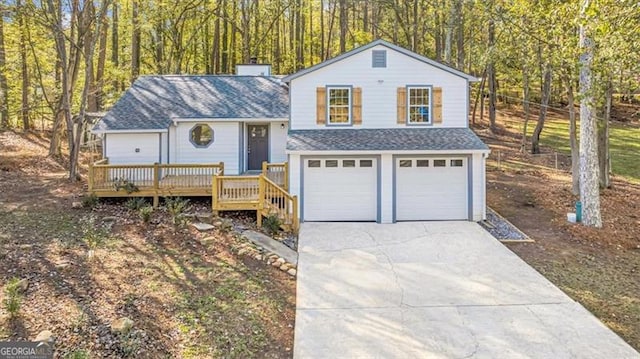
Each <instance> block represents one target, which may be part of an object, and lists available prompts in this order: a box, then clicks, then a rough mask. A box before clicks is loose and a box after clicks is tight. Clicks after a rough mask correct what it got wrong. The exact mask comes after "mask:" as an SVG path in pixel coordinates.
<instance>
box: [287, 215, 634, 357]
mask: <svg viewBox="0 0 640 359" xmlns="http://www.w3.org/2000/svg"><path fill="white" fill-rule="evenodd" d="M294 357H295V358H471V357H474V358H554V359H555V358H598V359H600V358H640V355H639V354H638V352H636V351H635V350H633V348H631V347H630V346H629V345H628V344H626V343H625V342H624V341H623V340H622V339H620V338H619V337H618V336H617V335H616V334H615V333H613V332H612V331H610V330H609V329H608V328H607V327H605V326H604V325H603V324H602V323H601V322H600V321H598V320H597V319H596V318H595V317H594V316H593V315H592V314H591V313H589V312H588V311H587V310H586V309H584V308H583V307H582V306H581V305H579V304H577V303H576V302H574V301H573V300H571V299H570V298H569V297H568V296H566V295H565V294H564V293H563V292H562V291H560V289H558V288H557V287H555V286H554V285H553V284H551V283H550V282H549V281H547V280H546V279H545V278H544V277H543V276H542V275H540V274H539V273H538V272H536V271H535V270H534V269H532V268H531V267H529V266H528V265H527V264H526V263H525V262H523V261H522V260H521V259H520V258H518V257H517V256H516V255H515V254H513V253H512V252H511V251H509V250H508V249H507V248H506V247H504V246H503V245H502V244H500V243H499V242H498V241H496V240H495V239H493V237H491V236H490V235H489V234H488V233H486V232H485V231H484V230H483V229H482V228H481V227H480V226H478V225H477V224H475V223H470V222H414V223H397V224H393V225H381V224H375V223H305V224H303V225H302V228H301V232H300V241H299V259H298V290H297V310H296V328H295V345H294Z"/></svg>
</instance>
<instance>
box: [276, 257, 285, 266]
mask: <svg viewBox="0 0 640 359" xmlns="http://www.w3.org/2000/svg"><path fill="white" fill-rule="evenodd" d="M285 262H286V261H285V260H284V258H278V259H276V263H278V264H279V265H283V264H284V263H285Z"/></svg>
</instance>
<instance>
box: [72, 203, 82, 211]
mask: <svg viewBox="0 0 640 359" xmlns="http://www.w3.org/2000/svg"><path fill="white" fill-rule="evenodd" d="M82 207H83V206H82V202H80V201H73V202H71V208H73V209H80V208H82Z"/></svg>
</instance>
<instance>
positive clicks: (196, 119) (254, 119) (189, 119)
mask: <svg viewBox="0 0 640 359" xmlns="http://www.w3.org/2000/svg"><path fill="white" fill-rule="evenodd" d="M180 122H289V118H288V117H280V118H266V117H261V118H258V117H256V118H174V119H173V124H174V125H176V124H177V123H180Z"/></svg>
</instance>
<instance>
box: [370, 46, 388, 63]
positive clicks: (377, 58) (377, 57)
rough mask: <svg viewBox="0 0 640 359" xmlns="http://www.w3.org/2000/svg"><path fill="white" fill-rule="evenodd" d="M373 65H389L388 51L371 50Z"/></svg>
mask: <svg viewBox="0 0 640 359" xmlns="http://www.w3.org/2000/svg"><path fill="white" fill-rule="evenodd" d="M371 66H372V67H387V51H386V50H373V51H372V52H371Z"/></svg>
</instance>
